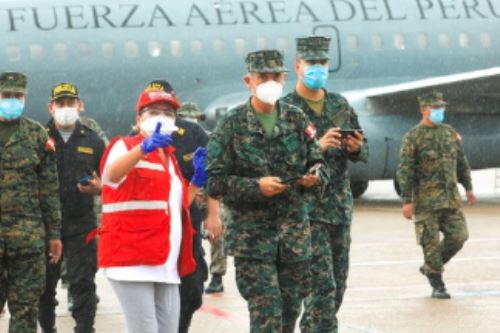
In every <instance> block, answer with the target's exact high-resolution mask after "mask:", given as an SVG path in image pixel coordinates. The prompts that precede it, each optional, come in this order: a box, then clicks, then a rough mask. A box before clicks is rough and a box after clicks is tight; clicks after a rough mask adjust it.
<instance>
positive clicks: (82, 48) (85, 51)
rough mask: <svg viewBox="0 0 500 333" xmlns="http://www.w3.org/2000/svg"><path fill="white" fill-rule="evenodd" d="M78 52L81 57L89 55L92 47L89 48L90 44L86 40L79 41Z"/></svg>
mask: <svg viewBox="0 0 500 333" xmlns="http://www.w3.org/2000/svg"><path fill="white" fill-rule="evenodd" d="M78 52H79V53H80V55H81V56H82V57H90V56H91V55H92V49H91V48H90V44H89V43H87V42H81V43H79V44H78Z"/></svg>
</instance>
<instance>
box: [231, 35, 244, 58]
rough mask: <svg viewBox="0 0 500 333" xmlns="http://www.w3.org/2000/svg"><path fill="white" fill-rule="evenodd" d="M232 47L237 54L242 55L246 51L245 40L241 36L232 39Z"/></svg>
mask: <svg viewBox="0 0 500 333" xmlns="http://www.w3.org/2000/svg"><path fill="white" fill-rule="evenodd" d="M234 47H235V48H236V53H237V54H239V55H244V54H245V53H246V41H245V40H244V39H243V38H236V39H235V40H234Z"/></svg>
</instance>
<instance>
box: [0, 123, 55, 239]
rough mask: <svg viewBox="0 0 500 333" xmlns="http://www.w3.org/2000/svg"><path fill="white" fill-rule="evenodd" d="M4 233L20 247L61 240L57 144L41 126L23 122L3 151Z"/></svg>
mask: <svg viewBox="0 0 500 333" xmlns="http://www.w3.org/2000/svg"><path fill="white" fill-rule="evenodd" d="M0 179H1V182H0V211H1V216H0V218H1V222H0V230H1V231H0V233H1V236H2V237H13V238H15V239H16V241H17V244H18V245H19V246H20V247H32V246H38V245H39V246H44V243H45V234H46V233H47V237H48V238H49V239H59V238H60V229H61V211H60V203H59V191H58V189H59V181H58V177H57V164H56V154H55V150H54V143H53V141H52V140H49V136H48V134H47V132H46V131H45V129H44V128H43V127H42V125H41V124H39V123H37V122H35V121H33V120H30V119H28V118H24V117H23V118H21V119H20V124H19V129H18V131H17V132H15V133H14V134H13V135H12V136H11V137H10V139H9V141H8V142H7V143H6V144H5V146H3V147H0Z"/></svg>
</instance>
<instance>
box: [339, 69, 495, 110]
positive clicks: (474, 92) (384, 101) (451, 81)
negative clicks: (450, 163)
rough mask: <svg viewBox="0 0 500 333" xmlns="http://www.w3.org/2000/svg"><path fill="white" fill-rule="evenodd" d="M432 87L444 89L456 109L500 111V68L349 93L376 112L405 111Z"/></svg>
mask: <svg viewBox="0 0 500 333" xmlns="http://www.w3.org/2000/svg"><path fill="white" fill-rule="evenodd" d="M431 90H439V91H441V92H442V93H443V94H444V98H445V100H446V101H447V102H448V104H449V106H448V108H449V109H450V110H452V111H453V112H466V113H478V114H479V113H481V114H485V113H486V114H491V113H500V67H494V68H489V69H484V70H478V71H473V72H467V73H460V74H453V75H447V76H439V77H433V78H428V79H423V80H418V81H412V82H406V83H401V84H395V85H389V86H383V87H377V88H370V89H365V90H359V91H350V92H346V93H345V96H346V97H347V98H348V99H349V100H352V101H356V100H360V99H363V100H364V102H365V103H366V104H365V109H367V110H368V111H369V112H372V113H379V114H380V113H384V114H387V113H405V112H412V111H413V110H415V109H417V108H418V104H417V96H418V95H420V94H422V93H425V92H428V91H431ZM409 106H414V108H409Z"/></svg>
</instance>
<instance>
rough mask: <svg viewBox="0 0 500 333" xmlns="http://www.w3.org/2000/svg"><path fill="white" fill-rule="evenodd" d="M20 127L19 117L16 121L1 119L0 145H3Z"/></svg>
mask: <svg viewBox="0 0 500 333" xmlns="http://www.w3.org/2000/svg"><path fill="white" fill-rule="evenodd" d="M18 128H19V119H16V120H14V121H0V146H1V147H3V146H5V144H6V143H7V141H9V139H10V137H11V136H12V134H14V132H15V131H16V130H17V129H18Z"/></svg>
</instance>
